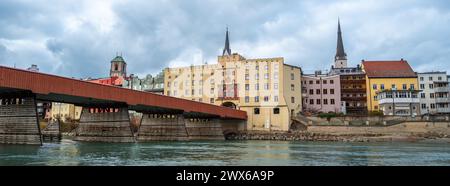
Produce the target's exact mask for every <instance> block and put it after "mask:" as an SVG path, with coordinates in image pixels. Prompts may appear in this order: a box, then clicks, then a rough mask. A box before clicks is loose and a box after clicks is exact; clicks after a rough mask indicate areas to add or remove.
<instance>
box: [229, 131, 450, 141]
mask: <svg viewBox="0 0 450 186" xmlns="http://www.w3.org/2000/svg"><path fill="white" fill-rule="evenodd" d="M228 139H229V140H277V141H329V142H333V141H334V142H418V141H426V142H442V143H450V136H448V135H446V134H442V133H423V134H410V135H401V134H398V135H387V134H369V133H367V134H329V133H314V132H260V131H258V132H255V131H253V132H239V133H237V134H236V135H233V136H229V137H228Z"/></svg>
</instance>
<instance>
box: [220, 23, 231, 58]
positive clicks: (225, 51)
mask: <svg viewBox="0 0 450 186" xmlns="http://www.w3.org/2000/svg"><path fill="white" fill-rule="evenodd" d="M225 54H226V55H229V56H230V55H231V49H230V39H229V38H228V27H227V33H226V36H225V48H223V53H222V56H224V55H225Z"/></svg>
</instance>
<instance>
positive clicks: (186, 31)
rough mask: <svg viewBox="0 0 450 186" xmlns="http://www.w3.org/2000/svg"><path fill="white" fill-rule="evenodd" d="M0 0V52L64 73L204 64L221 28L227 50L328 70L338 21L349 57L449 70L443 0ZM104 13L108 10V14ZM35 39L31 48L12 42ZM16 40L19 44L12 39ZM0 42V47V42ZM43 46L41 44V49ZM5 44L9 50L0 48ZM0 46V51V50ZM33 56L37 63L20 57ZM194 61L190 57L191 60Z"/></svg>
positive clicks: (448, 16) (448, 15)
mask: <svg viewBox="0 0 450 186" xmlns="http://www.w3.org/2000/svg"><path fill="white" fill-rule="evenodd" d="M46 4H49V2H46V1H41V2H40V3H35V2H34V1H1V2H0V16H1V17H2V19H1V20H0V24H1V27H0V55H4V56H5V55H6V57H5V58H6V59H8V60H9V61H8V62H5V63H4V62H2V64H7V65H11V64H12V62H11V61H14V63H18V64H20V66H21V67H25V66H29V65H30V64H31V63H37V64H38V65H39V66H40V69H41V70H45V71H47V72H50V73H55V74H59V75H65V76H75V77H88V76H90V77H103V76H107V75H108V70H109V69H108V68H109V62H110V60H111V59H112V58H113V57H114V55H115V53H116V52H122V53H123V56H124V58H125V60H126V61H127V62H128V68H129V69H128V72H129V73H134V74H138V75H140V76H143V75H145V74H147V73H157V72H159V71H160V70H162V69H163V68H164V67H167V66H168V65H169V64H170V63H172V62H173V61H175V60H179V59H180V58H183V57H184V58H186V63H188V64H189V63H196V64H200V63H202V61H192V60H193V59H197V58H195V56H197V55H199V54H203V55H204V56H203V57H202V58H203V59H204V60H206V59H208V60H209V63H213V62H214V61H211V60H215V59H216V57H217V55H219V54H220V50H221V48H222V47H223V42H224V32H225V27H226V26H227V25H228V26H229V27H230V32H231V47H232V50H233V52H239V53H242V54H243V55H244V56H246V57H249V58H253V57H279V56H281V57H285V61H286V63H289V64H293V65H298V66H301V67H303V68H304V69H305V71H306V72H312V71H313V70H316V69H327V68H329V66H330V65H331V63H332V60H333V56H334V53H335V47H336V27H337V25H336V24H337V23H336V22H337V17H338V16H339V17H340V18H341V21H342V26H343V32H344V44H345V48H346V52H347V54H348V55H349V59H350V64H352V65H356V64H357V63H359V62H360V60H361V59H377V60H384V59H400V58H405V59H407V60H408V61H410V62H411V64H412V65H413V66H414V67H416V68H417V69H420V70H443V69H445V70H448V71H450V67H448V65H446V66H443V67H440V68H437V67H438V64H442V63H448V62H447V60H448V59H449V58H450V52H449V50H450V40H449V39H448V33H449V31H450V27H448V26H447V25H449V22H450V11H449V10H450V7H449V6H450V3H448V1H438V0H434V1H418V0H416V1H414V0H412V1H406V0H400V1H395V2H391V1H388V0H381V1H373V0H368V1H332V0H327V1H274V0H262V1H261V0H231V1H227V2H226V3H224V1H219V0H208V1H205V0H188V1H186V0H170V1H167V0H155V1H111V2H110V1H105V2H103V1H57V2H54V1H52V2H51V4H52V5H53V6H46ZM109 14H111V15H109ZM24 41H26V42H29V43H36V45H33V46H35V47H36V48H35V49H30V48H29V47H28V48H24V45H19V44H20V43H21V42H24ZM17 43H19V44H17ZM2 45H3V49H2V47H1V46H2ZM41 46H42V47H41ZM6 48H14V50H12V51H11V52H5V51H6ZM2 51H3V52H2ZM37 53H41V54H40V55H39V60H36V59H35V58H33V57H29V58H27V57H26V56H36V55H38V54H37ZM197 60H198V59H197Z"/></svg>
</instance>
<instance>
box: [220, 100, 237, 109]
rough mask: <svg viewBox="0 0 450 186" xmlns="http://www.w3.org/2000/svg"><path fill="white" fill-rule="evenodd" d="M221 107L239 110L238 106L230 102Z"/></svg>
mask: <svg viewBox="0 0 450 186" xmlns="http://www.w3.org/2000/svg"><path fill="white" fill-rule="evenodd" d="M221 106H223V107H228V108H232V109H236V108H237V106H236V104H234V103H233V102H229V101H227V102H224V103H222V105H221Z"/></svg>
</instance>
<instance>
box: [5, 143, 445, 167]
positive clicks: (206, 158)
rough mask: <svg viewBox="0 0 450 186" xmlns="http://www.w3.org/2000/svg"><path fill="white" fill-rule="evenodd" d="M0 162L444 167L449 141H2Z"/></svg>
mask: <svg viewBox="0 0 450 186" xmlns="http://www.w3.org/2000/svg"><path fill="white" fill-rule="evenodd" d="M0 165H131V166H135V165H136V166H146V165H156V166H161V165H162V166H165V165H200V166H207V165H281V166H286V165H313V166H316V165H325V166H331V165H363V166H366V165H439V166H450V144H449V143H397V142H396V143H343V142H281V141H221V142H218V141H210V142H154V143H131V144H111V143H83V142H75V141H72V140H69V139H64V140H63V141H62V142H61V143H45V144H44V145H43V146H41V147H37V146H24V145H0Z"/></svg>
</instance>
